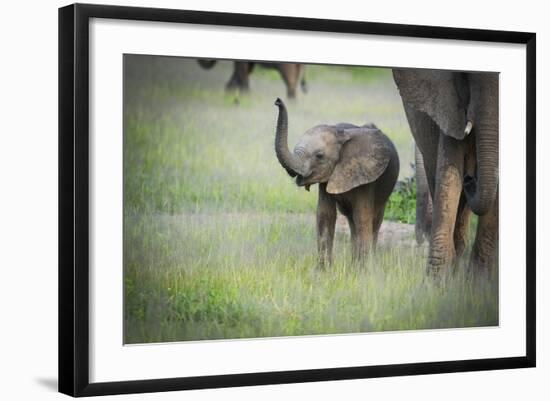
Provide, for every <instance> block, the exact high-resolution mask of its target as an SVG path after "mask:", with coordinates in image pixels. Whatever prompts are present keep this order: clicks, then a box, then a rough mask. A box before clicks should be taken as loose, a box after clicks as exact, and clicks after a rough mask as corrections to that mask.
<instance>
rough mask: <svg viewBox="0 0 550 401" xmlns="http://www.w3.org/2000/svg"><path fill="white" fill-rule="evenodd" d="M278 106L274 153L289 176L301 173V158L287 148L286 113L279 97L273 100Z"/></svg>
mask: <svg viewBox="0 0 550 401" xmlns="http://www.w3.org/2000/svg"><path fill="white" fill-rule="evenodd" d="M275 106H277V107H278V108H279V116H278V117H277V131H276V133H275V153H276V154H277V159H278V160H279V163H281V166H283V167H284V168H285V170H286V171H287V172H288V174H289V175H290V176H291V177H296V176H297V175H302V176H303V175H304V174H303V166H302V162H301V160H300V159H299V158H298V157H297V156H296V155H294V154H293V153H291V152H290V150H289V149H288V114H287V111H286V107H285V105H284V103H283V101H282V100H281V99H279V98H277V100H276V101H275Z"/></svg>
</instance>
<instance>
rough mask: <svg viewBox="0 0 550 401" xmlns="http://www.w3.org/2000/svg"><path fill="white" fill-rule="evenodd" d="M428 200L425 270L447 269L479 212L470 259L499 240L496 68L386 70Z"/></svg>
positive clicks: (483, 255) (488, 261)
mask: <svg viewBox="0 0 550 401" xmlns="http://www.w3.org/2000/svg"><path fill="white" fill-rule="evenodd" d="M393 76H394V80H395V83H396V84H397V87H398V89H399V92H400V94H401V98H402V100H403V106H404V109H405V113H406V115H407V119H408V121H409V125H410V128H411V132H412V134H413V136H414V139H415V142H416V145H417V147H418V149H419V151H420V153H421V154H422V157H423V161H424V170H425V173H426V178H427V182H428V187H429V190H430V194H431V197H432V201H433V212H432V227H431V235H430V251H429V257H428V266H427V267H428V271H429V272H430V273H433V274H437V273H438V272H440V271H444V270H446V268H447V267H449V266H450V265H451V264H452V262H453V260H454V259H455V257H456V256H459V255H461V254H462V253H463V251H464V248H465V244H466V235H467V227H468V222H469V218H470V210H471V211H473V212H474V213H475V214H477V215H478V216H480V217H479V220H478V228H477V233H476V238H475V242H474V247H473V251H472V255H471V265H473V266H475V267H477V268H480V269H484V270H486V269H487V268H488V267H490V266H491V265H492V262H493V260H494V258H495V255H496V251H497V246H498V136H499V134H498V132H499V126H498V98H499V91H498V74H497V73H460V72H452V71H436V70H412V69H411V70H398V69H394V70H393Z"/></svg>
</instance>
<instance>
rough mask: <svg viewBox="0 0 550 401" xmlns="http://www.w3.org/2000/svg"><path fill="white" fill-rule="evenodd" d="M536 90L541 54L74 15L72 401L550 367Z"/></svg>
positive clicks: (369, 27) (62, 269)
mask: <svg viewBox="0 0 550 401" xmlns="http://www.w3.org/2000/svg"><path fill="white" fill-rule="evenodd" d="M388 22H391V21H388ZM535 80H536V71H535V34H534V33H525V32H508V31H487V30H472V29H462V28H444V27H431V26H430V27H429V26H413V25H396V24H391V23H387V24H386V23H369V22H360V21H337V20H320V19H307V18H294V17H280V16H265V15H243V14H231V13H216V12H203V11H184V10H168V9H152V8H137V7H118V6H116V7H115V6H99V5H85V4H77V5H70V6H67V7H64V8H61V9H60V10H59V390H60V391H61V392H62V393H65V394H69V395H72V396H93V395H104V394H121V393H137V392H154V391H171V390H187V389H202V388H215V387H231V386H250V385H262V384H277V383H292V382H311V381H323V380H343V379H358V378H371V377H383V376H398V375H419V374H433V373H444V372H463V371H477V370H489V369H512V368H527V367H533V366H535V98H536V96H535Z"/></svg>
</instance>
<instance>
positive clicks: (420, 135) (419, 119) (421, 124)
mask: <svg viewBox="0 0 550 401" xmlns="http://www.w3.org/2000/svg"><path fill="white" fill-rule="evenodd" d="M403 106H404V108H405V114H406V115H407V120H408V122H409V125H410V127H411V132H412V134H413V136H414V141H415V143H416V146H417V148H418V150H419V151H420V155H422V165H423V166H424V171H425V173H426V181H427V182H428V190H429V193H430V196H431V197H432V201H433V198H434V193H435V176H436V172H437V154H438V149H439V136H440V130H439V127H438V126H437V124H436V123H434V121H433V120H432V119H431V118H430V117H429V116H428V115H427V114H426V113H423V112H421V111H418V110H416V109H414V108H412V107H410V106H409V105H408V104H407V103H406V102H403Z"/></svg>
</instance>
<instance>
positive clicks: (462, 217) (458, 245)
mask: <svg viewBox="0 0 550 401" xmlns="http://www.w3.org/2000/svg"><path fill="white" fill-rule="evenodd" d="M471 215H472V213H471V210H470V208H469V207H468V204H467V203H466V197H465V196H464V194H461V195H460V202H459V204H458V212H457V214H456V224H455V231H454V243H455V252H456V256H457V257H460V256H462V255H463V254H464V250H465V249H466V244H467V242H468V231H469V228H470V216H471Z"/></svg>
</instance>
